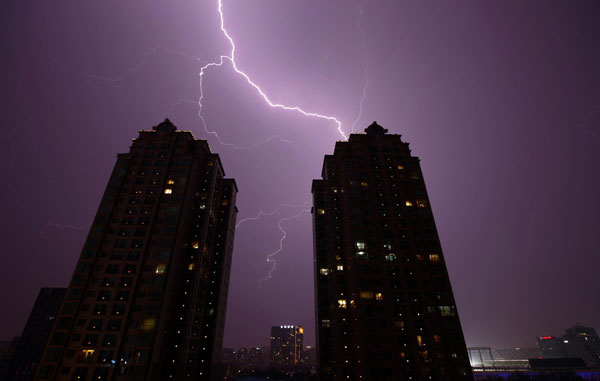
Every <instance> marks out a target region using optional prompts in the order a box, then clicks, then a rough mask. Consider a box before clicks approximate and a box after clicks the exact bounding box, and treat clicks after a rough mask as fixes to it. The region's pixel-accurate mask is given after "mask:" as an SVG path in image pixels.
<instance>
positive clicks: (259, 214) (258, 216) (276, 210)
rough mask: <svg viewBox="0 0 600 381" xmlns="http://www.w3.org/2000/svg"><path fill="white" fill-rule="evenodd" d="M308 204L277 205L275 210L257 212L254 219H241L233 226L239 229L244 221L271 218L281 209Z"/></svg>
mask: <svg viewBox="0 0 600 381" xmlns="http://www.w3.org/2000/svg"><path fill="white" fill-rule="evenodd" d="M309 203H310V200H309V201H305V202H303V203H302V204H281V205H279V206H278V207H277V208H276V209H275V210H273V211H272V212H263V211H262V210H260V211H259V212H258V214H257V215H256V216H254V217H246V218H242V219H241V220H239V221H238V222H237V224H236V225H235V228H236V229H237V228H239V227H240V225H241V224H243V223H244V222H246V221H256V220H258V219H260V218H261V217H265V216H273V215H275V214H277V213H278V212H279V211H280V210H281V209H282V208H285V207H288V208H300V207H303V206H305V205H307V204H309Z"/></svg>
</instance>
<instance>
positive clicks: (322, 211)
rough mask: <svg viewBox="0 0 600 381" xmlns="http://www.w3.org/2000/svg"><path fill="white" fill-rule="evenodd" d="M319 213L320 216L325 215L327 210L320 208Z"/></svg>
mask: <svg viewBox="0 0 600 381" xmlns="http://www.w3.org/2000/svg"><path fill="white" fill-rule="evenodd" d="M317 213H318V214H325V209H321V208H319V209H317Z"/></svg>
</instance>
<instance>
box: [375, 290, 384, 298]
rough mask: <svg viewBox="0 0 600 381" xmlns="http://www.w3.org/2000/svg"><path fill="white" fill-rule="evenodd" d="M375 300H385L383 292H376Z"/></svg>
mask: <svg viewBox="0 0 600 381" xmlns="http://www.w3.org/2000/svg"><path fill="white" fill-rule="evenodd" d="M375 300H383V294H382V293H381V292H377V293H375Z"/></svg>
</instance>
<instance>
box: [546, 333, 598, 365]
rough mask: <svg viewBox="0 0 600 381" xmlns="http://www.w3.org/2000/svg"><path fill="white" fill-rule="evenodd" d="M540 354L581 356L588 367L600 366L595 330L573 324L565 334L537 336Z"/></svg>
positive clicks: (563, 356)
mask: <svg viewBox="0 0 600 381" xmlns="http://www.w3.org/2000/svg"><path fill="white" fill-rule="evenodd" d="M537 343H538V347H539V348H540V352H541V353H542V356H544V357H547V358H581V359H583V360H584V361H585V362H586V364H587V365H588V366H590V367H595V368H597V367H600V338H599V337H598V334H597V333H596V330H595V329H594V328H591V327H585V326H583V325H580V324H575V325H574V326H573V327H570V328H567V329H566V330H565V334H564V335H562V336H560V337H557V336H540V337H538V338H537Z"/></svg>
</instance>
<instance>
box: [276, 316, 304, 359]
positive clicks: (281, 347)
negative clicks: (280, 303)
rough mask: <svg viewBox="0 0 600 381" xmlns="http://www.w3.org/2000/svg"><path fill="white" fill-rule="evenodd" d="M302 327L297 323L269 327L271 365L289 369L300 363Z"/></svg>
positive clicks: (302, 339)
mask: <svg viewBox="0 0 600 381" xmlns="http://www.w3.org/2000/svg"><path fill="white" fill-rule="evenodd" d="M303 342H304V328H302V327H301V326H297V325H282V326H276V327H271V367H272V368H274V369H280V370H290V369H294V368H296V367H297V366H299V365H301V364H302V348H303Z"/></svg>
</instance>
